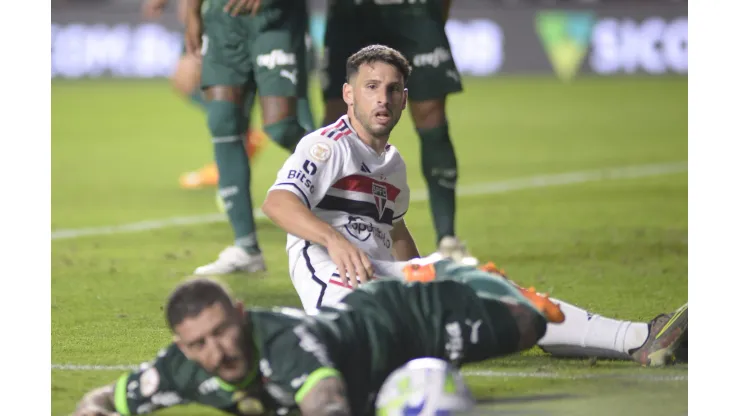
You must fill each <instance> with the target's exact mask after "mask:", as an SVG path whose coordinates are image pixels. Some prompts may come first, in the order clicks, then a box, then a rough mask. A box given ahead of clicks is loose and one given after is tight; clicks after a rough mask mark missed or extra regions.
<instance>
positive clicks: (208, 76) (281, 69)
mask: <svg viewBox="0 0 740 416" xmlns="http://www.w3.org/2000/svg"><path fill="white" fill-rule="evenodd" d="M263 3H264V2H263ZM270 3H271V4H269V5H264V4H263V7H262V8H261V9H260V12H259V13H258V14H257V15H256V16H251V15H240V16H236V17H232V16H230V15H229V14H227V13H225V12H224V11H223V7H224V5H225V4H226V0H211V1H209V2H208V4H207V6H206V7H204V10H203V32H204V34H203V47H202V53H203V69H202V76H201V87H202V88H207V87H210V86H214V85H228V86H235V85H238V86H252V87H256V89H257V91H258V92H259V94H260V96H279V97H305V96H306V93H307V88H308V73H307V71H306V67H305V65H304V63H305V62H306V38H305V36H306V30H307V25H308V16H307V11H306V8H305V2H302V1H293V0H282V1H273V2H270ZM297 6H300V7H297Z"/></svg>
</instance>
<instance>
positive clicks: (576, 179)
mask: <svg viewBox="0 0 740 416" xmlns="http://www.w3.org/2000/svg"><path fill="white" fill-rule="evenodd" d="M686 171H688V163H687V162H673V163H660V164H652V165H638V166H625V167H619V168H611V169H600V170H587V171H578V172H567V173H559V174H552V175H538V176H528V177H523V178H517V179H508V180H503V181H495V182H485V183H479V184H471V185H460V186H458V188H457V195H458V196H476V195H490V194H497V193H505V192H511V191H518V190H522V189H532V188H548V187H552V186H562V185H572V184H578V183H585V182H598V181H605V180H612V179H629V178H644V177H648V176H660V175H670V174H673V173H681V172H686ZM428 198H429V196H428V195H427V192H426V191H425V190H417V191H412V192H411V201H412V202H415V201H426V200H428ZM255 218H256V219H262V218H265V215H264V214H263V213H262V211H260V210H255ZM225 220H226V216H225V215H224V214H217V213H215V214H203V215H193V216H186V217H171V218H163V219H159V220H149V221H140V222H133V223H129V224H121V225H109V226H103V227H88V228H68V229H59V230H54V231H52V232H51V239H52V240H66V239H71V238H78V237H86V236H101V235H111V234H124V233H134V232H141V231H150V230H157V229H161V228H170V227H177V226H183V225H197V224H209V223H214V222H222V221H225Z"/></svg>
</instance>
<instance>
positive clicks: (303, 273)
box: [290, 244, 406, 312]
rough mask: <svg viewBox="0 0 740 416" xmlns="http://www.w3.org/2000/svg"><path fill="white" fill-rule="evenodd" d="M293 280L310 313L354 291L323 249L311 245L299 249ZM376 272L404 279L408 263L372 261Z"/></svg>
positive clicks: (305, 308) (332, 304)
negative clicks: (345, 282)
mask: <svg viewBox="0 0 740 416" xmlns="http://www.w3.org/2000/svg"><path fill="white" fill-rule="evenodd" d="M299 256H300V258H298V259H296V261H295V263H294V264H295V267H294V268H293V270H292V273H291V275H290V279H291V280H292V281H293V286H294V287H295V290H296V292H298V296H299V297H300V298H301V303H302V304H303V309H304V310H306V311H307V312H310V311H312V310H314V309H315V308H318V307H319V306H334V305H337V304H338V303H340V302H341V301H342V299H343V298H344V297H345V296H347V295H348V294H349V293H350V292H352V287H351V286H349V285H348V284H347V285H346V284H344V283H342V279H341V278H340V277H339V273H338V271H337V266H336V264H334V262H333V261H332V260H331V257H329V253H328V252H327V251H326V249H325V248H324V247H322V246H319V245H315V244H311V245H310V246H308V247H305V246H304V247H303V248H302V249H301V250H300V254H299ZM371 262H372V264H373V268H374V269H375V273H376V274H377V275H380V276H386V277H389V278H402V276H403V272H402V269H403V266H405V265H406V262H396V261H382V260H372V259H371Z"/></svg>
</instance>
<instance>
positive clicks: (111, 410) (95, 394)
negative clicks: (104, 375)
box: [73, 383, 119, 416]
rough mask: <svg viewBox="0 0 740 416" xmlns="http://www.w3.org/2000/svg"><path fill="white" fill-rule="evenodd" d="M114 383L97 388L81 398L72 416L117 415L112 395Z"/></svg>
mask: <svg viewBox="0 0 740 416" xmlns="http://www.w3.org/2000/svg"><path fill="white" fill-rule="evenodd" d="M115 388H116V385H115V383H113V384H109V385H107V386H103V387H98V388H97V389H95V390H92V391H90V392H89V393H87V394H85V396H83V397H82V400H80V402H79V403H78V404H77V409H75V412H74V413H73V416H93V415H95V416H113V415H118V414H119V413H117V412H116V405H115V399H114V395H113V393H114V392H115Z"/></svg>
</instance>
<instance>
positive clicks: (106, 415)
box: [71, 404, 121, 416]
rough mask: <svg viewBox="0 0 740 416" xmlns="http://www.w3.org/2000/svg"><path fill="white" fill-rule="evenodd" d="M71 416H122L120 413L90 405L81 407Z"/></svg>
mask: <svg viewBox="0 0 740 416" xmlns="http://www.w3.org/2000/svg"><path fill="white" fill-rule="evenodd" d="M71 416H121V415H120V414H119V413H118V412H115V411H110V410H108V409H104V408H102V407H100V406H97V405H94V404H89V405H85V406H80V407H78V408H77V410H75V412H74V413H72V415H71Z"/></svg>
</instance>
